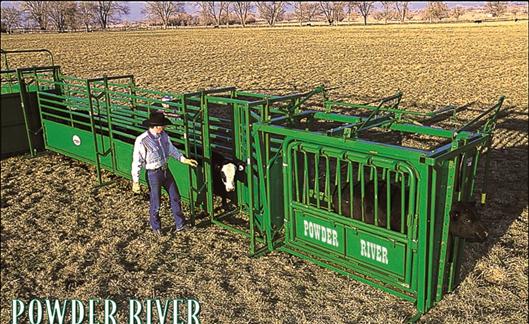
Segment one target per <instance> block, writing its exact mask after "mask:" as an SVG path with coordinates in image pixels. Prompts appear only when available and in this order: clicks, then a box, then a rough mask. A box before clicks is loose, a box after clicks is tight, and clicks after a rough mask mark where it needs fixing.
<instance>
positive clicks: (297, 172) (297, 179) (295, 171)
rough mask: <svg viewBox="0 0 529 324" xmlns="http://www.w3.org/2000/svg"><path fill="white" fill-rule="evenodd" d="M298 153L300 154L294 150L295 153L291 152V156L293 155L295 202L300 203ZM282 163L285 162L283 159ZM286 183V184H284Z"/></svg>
mask: <svg viewBox="0 0 529 324" xmlns="http://www.w3.org/2000/svg"><path fill="white" fill-rule="evenodd" d="M298 153H300V152H299V151H298V150H295V151H292V154H293V157H294V158H293V160H294V181H295V182H296V184H295V190H296V201H297V202H301V195H300V192H299V191H300V188H299V180H300V179H299V170H298V169H299V168H298ZM283 161H285V160H284V159H283ZM290 169H292V166H290ZM284 183H286V182H284ZM286 201H288V200H286Z"/></svg>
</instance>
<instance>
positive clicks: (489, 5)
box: [485, 1, 507, 17]
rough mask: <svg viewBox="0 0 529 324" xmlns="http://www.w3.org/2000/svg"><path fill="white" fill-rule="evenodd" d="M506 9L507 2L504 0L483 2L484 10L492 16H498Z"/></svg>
mask: <svg viewBox="0 0 529 324" xmlns="http://www.w3.org/2000/svg"><path fill="white" fill-rule="evenodd" d="M506 10H507V2H505V1H487V2H486V3H485V11H486V12H488V13H490V14H491V15H492V17H499V16H501V15H502V14H503V13H504V12H505V11H506Z"/></svg>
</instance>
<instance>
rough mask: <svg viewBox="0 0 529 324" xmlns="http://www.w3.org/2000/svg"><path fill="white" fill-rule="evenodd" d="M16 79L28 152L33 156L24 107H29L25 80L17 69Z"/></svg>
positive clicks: (27, 119)
mask: <svg viewBox="0 0 529 324" xmlns="http://www.w3.org/2000/svg"><path fill="white" fill-rule="evenodd" d="M16 73H17V79H18V84H19V86H20V107H21V108H22V116H23V117H24V124H25V126H26V136H27V138H28V146H29V154H30V155H31V156H32V157H34V156H35V151H34V149H33V140H32V139H31V129H30V124H29V118H28V114H27V111H26V109H29V102H28V92H27V89H26V82H25V81H24V77H23V76H22V72H21V71H20V70H19V69H17V70H16Z"/></svg>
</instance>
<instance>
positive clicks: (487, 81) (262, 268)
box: [0, 22, 528, 323]
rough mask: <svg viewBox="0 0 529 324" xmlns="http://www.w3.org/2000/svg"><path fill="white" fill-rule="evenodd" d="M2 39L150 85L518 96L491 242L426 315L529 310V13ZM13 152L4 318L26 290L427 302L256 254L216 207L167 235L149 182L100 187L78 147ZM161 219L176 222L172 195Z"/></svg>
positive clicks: (381, 304) (302, 306) (211, 301)
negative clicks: (64, 152) (154, 214)
mask: <svg viewBox="0 0 529 324" xmlns="http://www.w3.org/2000/svg"><path fill="white" fill-rule="evenodd" d="M1 46H2V48H4V49H20V48H48V49H50V50H51V51H52V52H53V53H54V54H55V59H56V62H57V63H59V64H60V65H61V66H62V68H63V71H64V72H65V73H66V74H69V75H75V76H79V77H95V76H101V75H102V74H108V75H115V74H134V75H135V76H136V80H137V83H138V84H139V85H140V86H142V87H150V88H155V89H163V90H170V91H176V92H183V91H188V90H196V89H200V88H207V87H211V86H228V85H236V86H238V87H240V88H242V89H248V90H256V89H258V90H262V91H265V92H270V89H275V91H282V92H288V91H291V90H295V89H297V90H302V91H305V90H309V89H310V88H311V87H312V86H315V85H317V84H320V83H326V84H328V85H329V86H340V87H339V88H337V89H335V90H332V92H331V96H332V97H334V98H340V97H341V98H348V99H349V100H360V101H362V100H364V99H368V98H374V97H381V96H385V95H389V94H393V93H394V92H395V91H396V90H397V89H400V90H401V91H403V92H404V98H403V101H402V106H403V107H407V108H409V109H412V110H414V109H421V110H431V109H437V108H439V107H441V106H443V105H446V104H464V103H467V102H471V101H476V102H477V103H478V106H480V107H482V108H485V107H488V106H490V105H491V104H493V103H494V102H495V100H497V99H498V97H499V96H500V95H505V96H506V98H507V99H506V101H505V104H504V107H505V108H506V111H507V112H508V113H507V114H504V115H503V116H502V117H501V118H500V120H499V121H498V125H497V129H496V132H495V139H494V145H493V150H492V152H491V158H492V163H491V173H490V177H489V181H490V182H489V188H490V191H489V194H488V201H487V207H486V208H485V209H483V210H481V214H482V218H483V219H484V221H485V222H486V223H487V224H488V226H489V229H490V237H489V240H488V241H487V242H486V243H482V244H479V243H468V244H467V247H466V250H465V257H464V260H465V261H464V263H463V266H462V278H463V280H462V282H461V284H460V285H459V287H458V288H457V289H456V291H455V292H454V293H452V294H449V295H447V296H446V297H445V298H444V299H443V300H442V301H441V302H440V303H438V304H437V305H436V306H435V307H434V308H433V309H432V310H431V311H429V312H428V313H427V314H426V315H424V316H423V317H422V318H421V322H424V323H524V322H526V320H527V316H528V306H527V305H528V288H527V287H528V234H527V230H528V203H527V201H528V199H527V198H528V185H527V183H528V172H527V170H528V163H527V161H528V138H527V137H528V119H527V117H528V63H527V59H528V26H527V23H526V22H523V23H521V22H519V23H495V24H480V25H473V24H469V25H464V24H450V25H439V26H407V27H400V26H388V27H381V26H376V27H368V28H363V27H359V26H358V27H340V28H324V27H313V28H310V27H307V28H303V29H300V28H284V29H253V30H242V29H233V30H173V31H156V32H148V33H147V32H130V33H89V34H63V35H57V34H42V35H38V34H34V35H14V36H4V35H2V38H1ZM27 64H30V63H27ZM267 90H268V91H267ZM0 166H1V182H0V184H1V218H0V219H1V310H0V315H1V318H2V320H1V321H2V322H7V321H8V319H9V318H10V310H11V300H12V299H15V298H18V299H23V300H30V299H32V298H53V299H79V300H88V299H89V298H94V297H98V298H103V299H104V298H109V299H113V300H115V301H116V302H118V303H119V304H120V305H119V306H120V309H121V308H126V302H127V300H128V299H129V298H137V299H147V298H154V297H156V298H160V299H173V298H176V297H194V298H196V299H198V300H199V301H200V303H201V308H202V311H201V314H200V318H201V319H202V320H203V321H204V322H205V323H224V322H232V321H236V322H247V323H278V322H285V323H305V322H313V323H344V322H348V323H383V322H385V323H398V322H402V321H404V320H405V319H406V318H407V317H408V316H410V315H413V314H414V306H413V305H412V304H411V303H408V302H405V301H402V300H400V299H398V298H396V297H393V296H391V295H389V294H387V293H384V292H382V291H380V290H377V289H375V288H373V287H371V286H368V285H366V284H362V283H359V282H357V281H354V280H352V279H348V278H346V277H344V276H342V275H338V274H336V273H334V272H332V271H330V270H326V269H324V268H321V267H319V266H317V265H314V264H312V263H309V262H307V261H303V260H301V259H299V258H297V257H294V256H290V255H287V254H284V253H280V252H273V253H271V254H268V255H266V256H263V257H260V258H250V257H248V240H247V239H244V238H242V237H241V236H238V235H236V234H232V233H230V232H227V231H226V230H223V229H221V228H219V227H217V226H213V225H210V224H209V223H208V221H207V220H206V219H203V218H202V219H199V220H198V222H197V226H196V228H194V229H193V230H192V231H188V232H183V233H179V234H178V235H175V234H165V235H163V236H162V237H155V236H153V235H152V234H151V233H150V230H149V226H148V220H147V214H148V196H147V193H144V194H143V195H140V196H137V195H134V194H133V193H132V192H131V191H130V183H129V182H128V181H126V180H123V179H120V178H118V177H115V176H113V175H110V174H105V175H104V178H105V180H113V181H112V182H111V184H109V185H107V186H104V187H102V188H99V189H97V190H94V186H95V185H96V175H95V169H94V168H93V167H91V166H87V165H86V164H84V163H81V162H78V161H75V160H73V159H70V158H67V157H64V156H61V155H58V154H55V153H51V152H48V153H45V154H42V155H40V156H38V157H36V158H29V156H18V157H12V158H8V159H4V160H2V161H1V165H0ZM476 197H477V195H476ZM164 199H165V198H164ZM186 211H187V209H186ZM161 217H162V225H163V227H164V229H165V231H166V232H168V230H169V228H170V227H171V226H172V220H171V217H170V215H169V208H168V204H167V201H166V200H164V205H163V208H162V214H161ZM120 319H121V320H122V321H125V320H126V319H125V318H124V317H123V316H122V317H121V318H120ZM120 322H121V321H120Z"/></svg>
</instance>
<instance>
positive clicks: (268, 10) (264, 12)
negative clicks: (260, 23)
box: [257, 1, 286, 26]
mask: <svg viewBox="0 0 529 324" xmlns="http://www.w3.org/2000/svg"><path fill="white" fill-rule="evenodd" d="M285 4H286V3H285V2H284V1H262V2H257V10H258V11H259V15H260V16H261V18H263V19H265V20H266V22H267V23H268V24H269V25H270V26H273V25H275V23H276V22H278V21H280V20H281V19H283V15H284V14H285Z"/></svg>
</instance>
